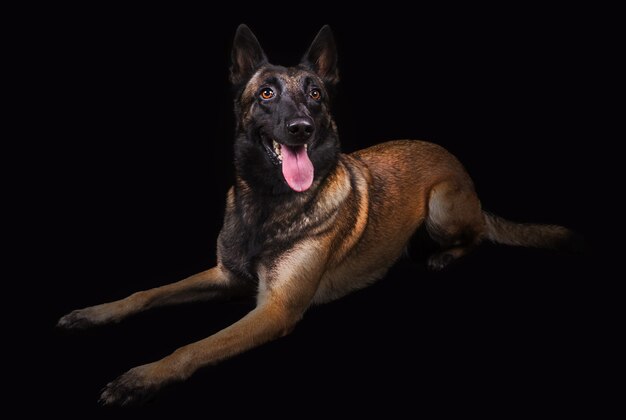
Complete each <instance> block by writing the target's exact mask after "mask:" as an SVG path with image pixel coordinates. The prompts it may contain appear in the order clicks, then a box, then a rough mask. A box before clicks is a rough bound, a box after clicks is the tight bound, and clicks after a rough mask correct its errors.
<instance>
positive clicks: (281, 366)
mask: <svg viewBox="0 0 626 420" xmlns="http://www.w3.org/2000/svg"><path fill="white" fill-rule="evenodd" d="M268 7H269V6H268ZM235 9H236V8H235ZM242 9H243V7H242ZM277 9H278V6H276V5H274V6H272V7H271V8H269V9H267V10H262V11H259V12H254V13H253V12H252V11H248V12H246V13H242V12H241V11H231V12H230V13H225V12H223V13H215V14H208V15H207V14H201V13H200V12H198V11H193V10H184V11H183V10H176V11H172V10H169V9H162V10H155V9H150V10H140V11H137V10H132V11H131V10H114V11H112V10H99V11H96V10H89V11H87V10H81V11H78V13H79V14H80V18H61V19H58V20H56V21H55V22H54V23H53V24H50V26H47V27H46V28H47V29H46V31H45V32H46V36H44V37H42V38H41V39H40V49H39V51H38V52H37V54H38V57H37V58H36V59H37V62H38V64H39V65H40V66H41V67H40V69H39V70H38V71H37V73H38V77H39V79H38V80H40V83H41V100H40V101H38V102H37V107H38V108H39V111H42V114H43V115H44V117H43V118H42V120H41V122H40V123H41V125H42V128H43V129H44V130H45V131H46V136H47V139H49V141H48V142H47V143H46V144H45V145H44V146H42V147H41V148H39V150H38V151H39V153H38V155H39V156H40V159H41V161H42V162H44V161H45V165H42V168H44V171H42V172H43V173H42V175H41V177H40V180H39V182H38V184H39V187H40V190H39V195H38V200H40V202H41V203H42V207H43V208H45V211H42V212H40V214H39V216H38V220H39V222H40V224H41V226H42V228H41V230H40V231H39V232H38V236H37V241H35V243H36V245H35V247H36V248H38V249H36V250H35V251H36V252H38V253H39V254H40V255H41V257H40V258H38V259H39V260H40V261H42V262H43V263H44V265H45V271H44V273H45V274H42V276H43V278H42V280H41V284H40V289H39V290H40V293H38V295H40V297H41V298H42V303H41V305H40V307H41V308H43V314H42V317H41V320H42V321H43V325H44V335H43V342H42V348H43V349H45V350H44V351H43V352H41V354H40V355H39V357H38V361H40V362H41V368H40V369H39V370H38V372H37V373H36V375H37V377H38V378H41V381H43V383H41V386H42V387H43V388H45V389H46V392H45V395H44V400H43V401H44V403H45V405H46V406H48V407H49V409H50V410H51V412H63V413H70V412H73V411H77V412H81V413H83V414H88V415H93V414H94V413H95V411H99V410H101V409H100V408H98V407H97V404H96V400H97V397H98V391H99V389H100V388H101V387H102V386H104V384H106V383H107V382H108V381H109V380H112V379H113V378H115V377H116V376H118V375H120V374H122V373H123V372H125V371H126V370H128V369H130V368H131V367H133V366H136V365H139V364H143V363H147V362H151V361H154V360H157V359H159V358H161V357H163V356H165V355H167V354H169V353H170V352H172V351H173V350H174V349H176V348H177V347H179V346H181V345H183V344H186V343H189V342H192V341H195V340H198V339H201V338H203V337H205V336H207V335H209V334H212V333H214V332H216V331H217V330H219V329H221V328H223V327H225V326H227V325H229V324H231V323H232V322H234V321H235V320H237V319H238V318H240V317H241V316H243V315H244V314H245V313H246V312H247V311H249V310H250V309H251V308H252V307H253V302H242V303H238V302H229V303H209V304H198V305H188V306H181V307H174V308H166V309H161V310H155V311H153V312H151V313H148V314H142V315H139V316H136V317H134V318H132V319H129V320H127V321H124V322H123V323H121V324H119V325H115V326H111V327H109V326H107V327H102V328H98V329H96V330H93V331H88V332H85V333H80V334H64V333H60V332H59V331H56V330H54V328H53V327H54V324H55V322H56V321H57V320H58V318H59V317H61V316H62V315H63V314H65V313H67V312H69V311H71V310H73V309H76V308H79V307H85V306H90V305H93V304H97V303H101V302H105V301H111V300H115V299H119V298H122V297H125V296H127V295H128V294H130V293H132V292H134V291H137V290H141V289H146V288H151V287H155V286H158V285H162V284H166V283H169V282H172V281H175V280H179V279H182V278H184V277H186V276H188V275H191V274H193V273H196V272H198V271H201V270H204V269H206V268H209V267H211V266H213V265H214V264H215V241H216V238H217V234H218V232H219V229H220V226H221V219H222V217H223V208H224V198H225V194H226V191H227V189H228V188H229V186H230V185H231V183H232V181H233V179H234V172H233V167H232V134H233V125H234V122H233V116H232V106H233V105H232V97H231V92H230V86H229V85H228V81H227V77H228V66H229V64H230V63H229V51H230V46H231V42H232V36H233V34H234V31H235V29H236V26H237V24H239V23H241V22H246V23H248V24H249V26H250V27H251V29H252V30H253V31H254V32H255V34H256V35H257V37H258V38H259V40H260V41H261V44H262V45H263V47H264V49H265V51H266V53H267V54H268V56H269V58H270V60H271V61H272V62H275V63H279V64H285V65H292V64H296V63H297V62H298V60H299V58H300V56H301V54H302V53H303V52H304V51H305V49H306V48H307V47H308V45H309V43H310V42H311V40H312V39H313V37H314V36H315V34H316V32H317V30H319V28H320V27H321V26H322V25H323V24H325V23H330V24H331V26H332V29H333V31H334V33H335V37H336V40H337V43H338V48H339V60H340V61H339V63H340V71H341V78H342V81H341V83H340V87H339V91H338V94H337V97H336V100H335V103H334V113H335V115H336V121H337V123H338V126H339V130H340V136H341V140H342V144H343V149H344V151H346V152H350V151H354V150H356V149H358V148H362V147H366V146H369V145H372V144H376V143H379V142H382V141H384V140H391V139H398V138H416V139H424V140H429V141H433V142H436V143H438V144H440V145H443V146H444V147H446V148H447V149H448V150H450V151H451V152H452V153H453V154H455V155H456V156H457V157H458V158H459V159H460V160H461V162H463V163H464V165H465V166H466V168H467V170H468V171H469V173H470V175H471V176H472V178H473V179H474V181H475V184H476V188H477V191H478V193H479V196H480V197H481V200H482V203H483V207H484V208H485V209H487V210H489V211H491V212H494V213H496V214H498V215H501V216H503V217H506V218H509V219H511V220H515V221H532V222H544V223H558V224H563V225H565V226H568V227H571V228H573V229H575V230H577V231H579V232H580V233H582V234H583V235H584V236H586V237H587V238H588V239H589V237H590V235H591V232H590V231H589V226H588V225H587V223H588V222H587V219H586V214H587V211H588V209H587V206H588V204H587V202H588V201H587V199H586V197H585V196H584V195H583V194H582V193H581V192H582V191H585V190H587V188H588V185H587V184H588V183H589V181H588V177H587V173H586V171H585V170H584V168H583V167H584V163H583V162H585V159H587V158H588V155H587V153H588V151H587V150H586V149H585V146H584V145H585V141H586V140H587V139H588V138H589V135H590V121H589V116H590V113H591V111H590V110H589V104H588V101H587V99H588V95H589V88H588V85H587V78H588V74H587V72H588V66H589V62H590V61H591V55H590V49H589V48H588V46H587V45H586V42H587V39H588V38H587V35H588V34H587V32H588V30H589V29H588V28H587V26H586V25H585V24H584V21H583V23H582V24H581V22H580V20H579V19H574V17H572V16H569V15H568V14H567V12H566V11H563V10H561V11H550V10H547V9H542V10H515V11H508V10H489V11H486V10H478V9H472V10H460V9H455V10H438V11H433V10H426V9H423V10H421V9H420V10H416V11H415V10H414V11H408V10H407V11H403V10H396V11H394V13H393V15H392V16H389V17H387V16H384V15H383V14H379V13H378V12H377V11H370V12H368V11H366V10H361V11H359V14H358V15H357V14H354V15H352V16H350V17H341V18H340V17H338V16H336V15H334V14H332V13H328V12H327V11H326V12H325V11H324V10H317V9H316V10H314V11H309V12H295V11H294V12H293V14H289V13H284V12H283V13H282V14H280V13H279V12H278V10H277ZM72 13H77V11H76V10H74V11H72ZM578 17H580V16H578ZM586 260H587V258H586V257H585V256H577V257H571V256H564V255H560V254H555V253H551V252H545V251H540V250H528V249H518V248H508V247H498V246H493V245H490V244H485V245H484V246H483V247H481V248H480V249H479V250H477V251H476V252H474V253H473V254H472V255H471V256H469V257H467V258H465V259H464V260H463V261H461V262H459V263H458V264H457V265H455V266H453V267H451V268H450V269H449V270H447V271H445V272H443V273H438V274H433V273H430V272H428V271H426V270H425V268H424V266H423V262H421V261H419V260H411V259H405V260H402V261H400V262H399V263H398V264H397V265H396V266H395V267H394V268H393V269H392V270H391V271H390V273H389V275H388V276H387V277H386V278H385V279H384V280H382V281H381V282H380V283H378V284H376V285H375V286H372V287H370V288H369V289H367V290H364V291H361V292H358V293H355V294H354V295H352V296H349V297H346V298H344V299H342V300H340V301H337V302H335V303H332V304H328V305H325V306H322V307H316V308H313V309H311V310H310V311H309V312H308V313H307V314H306V316H305V318H304V320H303V321H302V322H301V323H300V324H299V326H298V327H297V328H296V330H295V331H294V332H293V333H292V334H291V335H290V336H288V337H286V338H284V339H281V340H278V341H276V342H273V343H270V344H268V345H265V346H263V347H261V348H259V349H256V350H253V351H250V352H248V353H246V354H244V355H241V356H238V357H235V358H233V359H232V360H229V361H227V362H225V363H222V364H220V365H219V366H216V367H211V368H208V369H205V370H203V371H201V372H199V373H198V374H196V375H195V376H194V377H193V378H192V379H191V380H189V381H187V382H186V383H184V384H182V385H179V386H175V387H172V388H171V389H168V390H167V391H166V392H165V393H163V394H162V395H160V396H159V398H158V399H157V400H155V401H154V402H152V403H151V404H149V405H148V409H157V410H161V409H164V408H176V407H185V409H186V410H193V409H205V410H207V412H206V415H207V416H211V415H214V414H215V413H213V410H220V409H228V410H230V411H231V412H233V413H235V414H237V413H243V412H248V411H254V410H261V411H263V412H268V413H272V412H280V411H284V410H286V407H288V406H291V405H292V404H296V405H298V406H299V407H300V409H301V410H305V412H308V411H309V410H320V411H321V412H324V411H326V410H328V409H329V407H332V406H333V405H337V407H340V408H346V409H350V410H354V409H362V408H365V409H368V410H370V409H372V410H373V409H375V408H381V409H385V410H390V409H407V410H409V412H420V411H421V410H423V409H424V408H425V407H427V406H431V407H432V406H433V405H436V406H438V407H441V408H442V409H447V408H462V409H470V408H472V409H479V410H481V412H482V411H483V410H487V411H492V410H497V409H496V408H495V406H496V405H503V406H504V407H506V408H505V410H509V411H513V412H519V411H528V412H534V411H535V410H536V409H537V407H540V406H541V404H547V406H546V407H547V409H548V410H550V411H553V410H561V409H562V408H563V407H565V406H566V407H569V408H574V409H580V408H581V407H582V406H583V405H584V404H585V398H584V389H585V387H586V383H585V378H586V375H587V374H588V373H589V372H588V369H589V368H588V366H587V365H586V364H584V363H581V362H580V361H581V360H584V358H585V354H586V347H585V342H586V340H587V334H588V332H589V330H590V325H589V324H588V323H589V321H588V320H587V319H588V318H587V315H588V311H589V309H588V308H589V306H590V304H591V303H592V302H591V299H592V297H591V296H590V295H589V294H588V293H587V290H586V286H585V283H583V282H582V281H581V280H579V279H580V278H581V274H583V276H584V270H586V269H587V267H586V265H587V261H586ZM495 403H498V404H495ZM543 410H545V408H544V409H543ZM104 413H105V414H106V413H107V411H106V410H105V412H104ZM212 413H213V414H212ZM294 415H296V414H294Z"/></svg>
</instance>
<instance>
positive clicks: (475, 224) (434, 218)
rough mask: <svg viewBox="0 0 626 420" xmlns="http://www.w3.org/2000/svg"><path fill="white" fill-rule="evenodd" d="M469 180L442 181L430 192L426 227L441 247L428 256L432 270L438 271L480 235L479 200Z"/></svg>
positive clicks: (482, 219) (478, 241) (464, 251)
mask: <svg viewBox="0 0 626 420" xmlns="http://www.w3.org/2000/svg"><path fill="white" fill-rule="evenodd" d="M470 182H471V181H469V180H468V181H465V182H442V183H439V184H437V185H435V186H434V187H433V189H432V190H431V192H430V197H429V200H428V216H427V218H426V230H427V231H428V234H429V235H430V237H431V238H433V239H434V240H435V241H436V242H437V243H438V244H439V245H440V246H441V248H442V250H441V252H439V253H436V254H433V255H431V256H430V257H429V258H428V267H429V268H430V269H432V270H441V269H443V268H444V267H446V266H447V265H449V264H450V263H452V262H453V261H455V260H456V259H458V258H460V257H462V256H463V255H465V254H467V253H468V252H469V251H470V250H471V249H472V248H474V247H475V246H476V245H478V243H480V241H481V239H482V237H483V235H484V231H485V221H484V218H483V215H482V211H481V207H480V201H479V200H478V197H477V196H476V193H475V192H474V188H473V186H472V185H471V183H470Z"/></svg>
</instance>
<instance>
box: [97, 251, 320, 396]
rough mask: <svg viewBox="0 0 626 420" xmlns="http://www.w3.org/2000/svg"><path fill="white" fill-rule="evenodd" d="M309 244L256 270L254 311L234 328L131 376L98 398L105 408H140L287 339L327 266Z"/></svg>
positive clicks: (118, 379)
mask: <svg viewBox="0 0 626 420" xmlns="http://www.w3.org/2000/svg"><path fill="white" fill-rule="evenodd" d="M311 242H312V241H307V243H303V244H301V245H300V246H298V247H296V248H292V249H291V250H290V251H288V252H287V253H286V254H284V255H283V256H282V257H280V258H278V259H277V260H273V261H271V262H268V263H267V264H261V265H260V266H259V267H258V276H259V292H258V296H257V307H256V308H255V309H254V310H252V311H251V312H250V313H248V314H247V315H246V316H245V317H243V318H242V319H240V320H239V321H237V322H236V323H234V324H233V325H231V326H229V327H227V328H225V329H223V330H221V331H219V332H217V333H216V334H214V335H212V336H210V337H208V338H205V339H204V340H200V341H198V342H195V343H193V344H189V345H187V346H184V347H181V348H179V349H178V350H176V351H175V352H174V353H172V354H171V355H169V356H167V357H165V358H163V359H161V360H159V361H157V362H154V363H149V364H147V365H143V366H138V367H136V368H134V369H131V370H129V371H128V372H126V373H125V374H123V375H122V376H120V377H119V378H117V379H116V380H114V381H113V382H111V383H109V384H108V385H107V386H106V387H105V389H104V390H103V392H102V395H101V398H100V401H101V402H102V403H103V404H116V405H127V404H133V403H137V402H141V401H142V400H144V399H147V398H149V397H150V396H151V395H152V394H154V393H155V392H156V391H158V390H159V389H160V388H162V387H163V386H164V385H166V384H168V383H172V382H177V381H182V380H184V379H186V378H188V377H189V376H191V375H192V374H193V373H194V372H195V371H196V370H198V369H199V368H201V367H203V366H207V365H212V364H215V363H217V362H220V361H222V360H224V359H227V358H229V357H232V356H234V355H236V354H239V353H242V352H244V351H246V350H249V349H251V348H253V347H256V346H259V345H261V344H263V343H266V342H268V341H270V340H274V339H276V338H278V337H281V336H283V335H285V334H287V333H289V332H290V331H291V330H292V329H293V327H294V326H295V324H296V323H297V322H298V321H299V320H300V318H301V317H302V315H303V314H304V312H305V311H306V309H307V308H308V306H309V305H310V303H311V300H312V298H313V295H314V294H315V291H316V290H317V287H318V285H319V280H320V278H321V276H322V274H323V271H324V267H325V263H326V255H327V253H326V249H325V248H326V247H323V246H321V245H320V243H319V241H318V242H315V243H311Z"/></svg>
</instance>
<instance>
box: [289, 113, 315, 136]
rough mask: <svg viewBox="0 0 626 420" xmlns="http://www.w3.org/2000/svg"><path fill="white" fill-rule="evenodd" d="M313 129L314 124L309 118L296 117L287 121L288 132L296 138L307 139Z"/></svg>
mask: <svg viewBox="0 0 626 420" xmlns="http://www.w3.org/2000/svg"><path fill="white" fill-rule="evenodd" d="M313 131H314V127H313V124H312V123H311V122H310V121H309V120H308V119H307V118H294V119H292V120H289V121H288V122H287V132H288V133H289V137H290V138H292V139H294V140H300V141H302V140H307V139H308V138H309V137H311V134H313Z"/></svg>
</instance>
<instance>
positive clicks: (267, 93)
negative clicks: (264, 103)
mask: <svg viewBox="0 0 626 420" xmlns="http://www.w3.org/2000/svg"><path fill="white" fill-rule="evenodd" d="M259 96H260V97H261V99H265V100H268V99H272V98H273V97H274V91H273V90H272V89H270V88H265V89H263V90H262V91H261V93H259Z"/></svg>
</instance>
